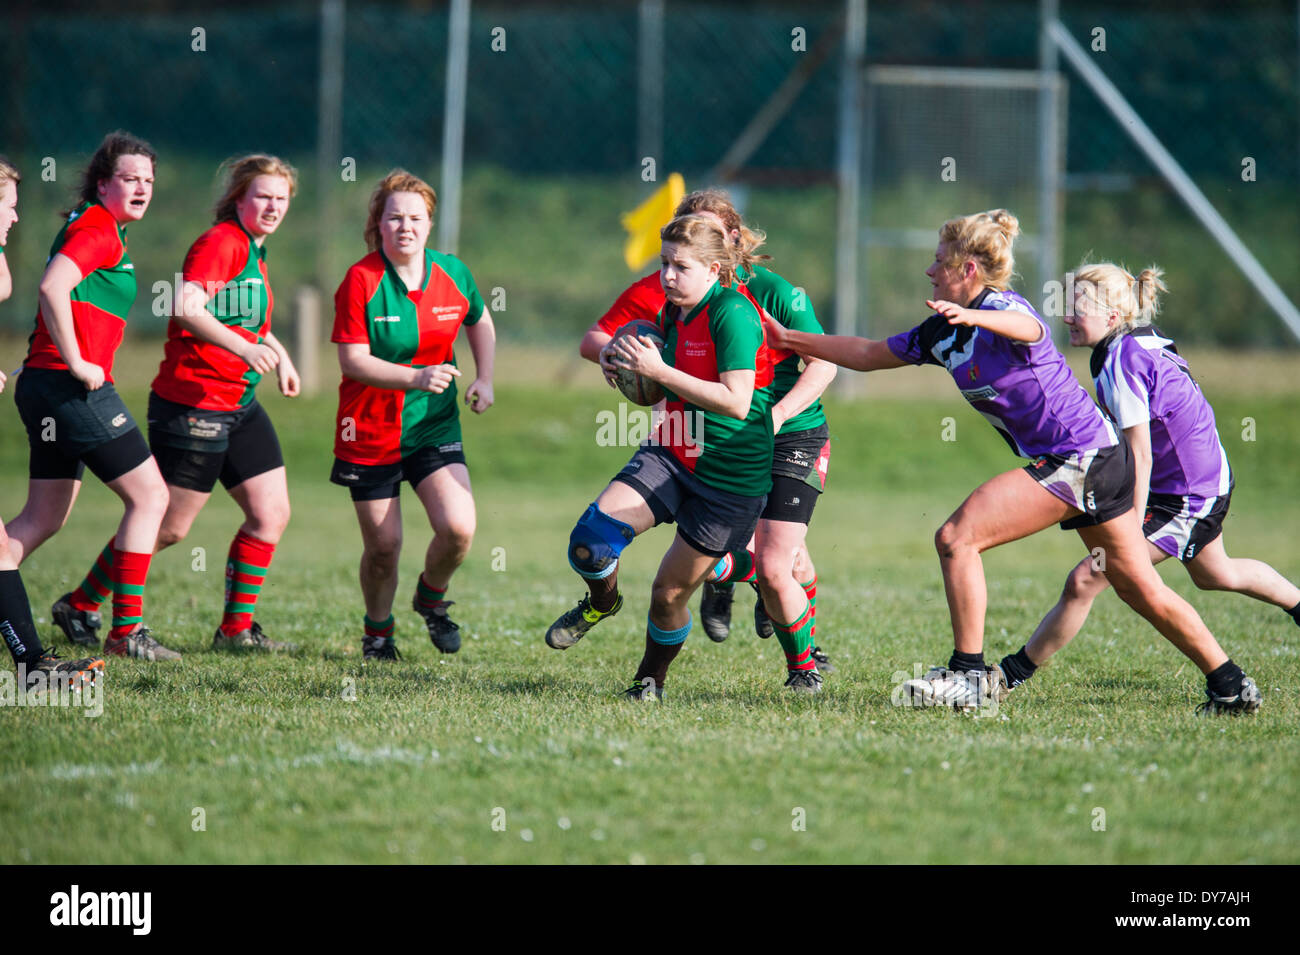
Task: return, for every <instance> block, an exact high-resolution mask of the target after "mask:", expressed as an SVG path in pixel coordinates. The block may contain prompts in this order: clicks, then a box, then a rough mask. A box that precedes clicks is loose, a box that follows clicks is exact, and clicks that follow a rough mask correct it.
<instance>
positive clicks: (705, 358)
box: [652, 284, 775, 497]
mask: <svg viewBox="0 0 1300 955" xmlns="http://www.w3.org/2000/svg"><path fill="white" fill-rule="evenodd" d="M660 322H661V326H662V327H663V328H664V349H663V358H664V362H665V363H666V364H668V365H671V366H672V367H674V368H677V369H679V370H680V371H684V372H686V373H687V374H688V375H692V376H694V377H696V378H700V379H702V380H704V381H721V380H722V379H721V373H722V372H724V371H738V370H741V369H753V370H754V372H755V374H754V397H753V399H752V400H751V401H750V405H749V414H748V415H746V416H745V418H744V419H743V420H740V419H736V418H731V417H728V416H727V415H722V414H718V413H717V412H714V411H707V410H705V409H704V408H701V407H699V406H698V405H695V404H692V403H690V402H689V401H683V400H682V399H681V398H678V397H677V395H675V394H674V393H673V392H672V390H671V389H668V388H665V389H664V395H665V397H666V398H667V400H668V403H667V408H666V411H667V414H666V416H665V418H664V421H663V422H662V423H661V424H660V425H659V427H658V428H657V429H656V431H655V434H654V437H653V439H652V441H653V442H654V443H657V444H659V445H661V446H663V447H665V448H667V449H668V450H669V451H671V452H672V455H673V457H675V458H676V459H677V460H678V461H680V462H681V464H682V465H683V466H684V467H685V468H686V469H687V470H688V471H690V472H691V473H692V474H694V475H695V476H696V477H697V478H699V479H700V480H701V481H703V482H704V483H705V484H707V485H709V486H710V487H716V488H718V489H720V490H723V491H730V492H731V493H733V494H743V495H745V496H746V497H758V496H760V495H762V494H766V493H767V492H768V491H770V490H771V489H772V404H773V402H774V400H775V399H773V397H772V389H771V384H772V372H771V368H770V366H769V367H766V368H764V367H763V365H762V361H761V357H760V351H761V350H762V348H763V347H764V346H763V323H762V320H761V319H760V317H759V313H758V309H757V308H756V307H755V305H754V303H753V302H752V301H750V300H749V299H747V298H746V297H745V296H744V295H742V294H740V292H737V291H735V290H733V289H729V288H725V287H724V286H722V285H721V284H714V286H713V288H711V289H710V290H709V292H708V294H707V295H705V296H704V298H703V299H702V300H701V301H700V304H698V305H696V306H695V308H693V309H691V311H690V312H689V313H687V314H686V315H685V316H682V315H681V314H680V309H678V308H676V307H675V306H672V305H665V306H664V310H663V312H662V313H661V315H660ZM701 424H702V425H703V427H702V428H701V427H700V425H701Z"/></svg>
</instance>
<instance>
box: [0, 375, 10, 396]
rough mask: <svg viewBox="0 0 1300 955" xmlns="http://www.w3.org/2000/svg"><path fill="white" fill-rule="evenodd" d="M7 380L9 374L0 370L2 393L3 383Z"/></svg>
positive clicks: (0, 390) (2, 390)
mask: <svg viewBox="0 0 1300 955" xmlns="http://www.w3.org/2000/svg"><path fill="white" fill-rule="evenodd" d="M8 381H9V376H8V375H6V374H5V373H4V372H3V371H0V393H3V392H4V390H5V384H6V383H7V382H8Z"/></svg>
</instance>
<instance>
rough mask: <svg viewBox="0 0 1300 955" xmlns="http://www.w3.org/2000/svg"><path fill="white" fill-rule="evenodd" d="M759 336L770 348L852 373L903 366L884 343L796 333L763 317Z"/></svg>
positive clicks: (842, 336)
mask: <svg viewBox="0 0 1300 955" xmlns="http://www.w3.org/2000/svg"><path fill="white" fill-rule="evenodd" d="M763 332H764V334H766V335H767V342H768V344H769V345H770V346H772V347H773V348H784V349H786V350H787V351H792V352H796V353H798V354H799V355H802V356H803V357H804V358H820V359H821V360H822V361H828V362H831V363H833V364H836V365H839V366H841V367H843V368H852V369H853V370H854V371H883V370H884V369H886V368H902V367H903V366H904V365H906V364H907V362H905V361H903V359H901V358H899V357H898V356H897V355H895V354H894V353H893V352H892V351H890V350H889V346H888V345H886V344H885V343H884V342H880V341H876V340H874V339H871V338H858V337H857V336H856V335H818V334H815V333H813V332H796V331H794V330H793V329H790V328H786V327H785V326H784V325H782V324H781V323H780V322H778V321H777V320H776V319H774V318H769V317H768V316H766V315H764V316H763Z"/></svg>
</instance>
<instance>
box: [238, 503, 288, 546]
mask: <svg viewBox="0 0 1300 955" xmlns="http://www.w3.org/2000/svg"><path fill="white" fill-rule="evenodd" d="M288 526H289V502H288V501H287V500H286V501H276V502H274V503H268V504H263V505H259V506H258V507H256V508H254V509H253V510H252V511H251V512H250V513H249V515H248V532H249V533H250V534H252V535H253V536H254V537H256V538H257V539H258V540H264V541H266V542H267V543H268V544H277V543H279V541H280V537H281V536H282V535H283V534H284V529H285V528H286V527H288Z"/></svg>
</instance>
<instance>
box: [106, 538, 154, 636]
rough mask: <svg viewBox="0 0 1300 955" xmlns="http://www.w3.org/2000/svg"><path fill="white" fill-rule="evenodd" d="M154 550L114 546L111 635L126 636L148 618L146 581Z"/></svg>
mask: <svg viewBox="0 0 1300 955" xmlns="http://www.w3.org/2000/svg"><path fill="white" fill-rule="evenodd" d="M151 560H153V554H133V553H131V552H130V551H125V550H118V549H117V548H116V547H114V548H113V566H112V568H111V571H112V575H113V629H112V630H110V631H109V634H108V636H109V639H110V640H117V639H120V638H121V637H125V636H126V635H127V634H128V633H130V632H131V631H132V630H134V629H135V627H136V624H138V623H140V622H141V621H142V620H143V619H144V584H145V581H146V580H147V579H148V578H149V562H150V561H151Z"/></svg>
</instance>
